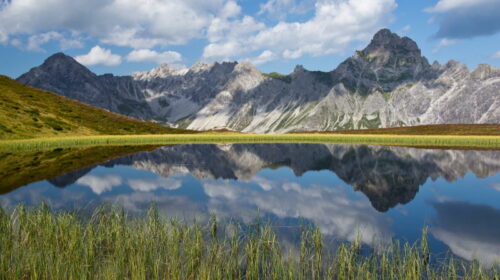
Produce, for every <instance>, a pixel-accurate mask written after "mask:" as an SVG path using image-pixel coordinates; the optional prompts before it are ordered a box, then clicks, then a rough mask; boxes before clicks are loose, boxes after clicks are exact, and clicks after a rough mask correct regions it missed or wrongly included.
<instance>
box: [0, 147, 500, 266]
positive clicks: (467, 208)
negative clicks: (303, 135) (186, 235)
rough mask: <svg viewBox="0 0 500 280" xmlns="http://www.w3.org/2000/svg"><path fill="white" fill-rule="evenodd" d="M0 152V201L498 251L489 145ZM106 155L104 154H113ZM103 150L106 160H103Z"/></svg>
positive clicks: (499, 161) (499, 165)
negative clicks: (116, 208)
mask: <svg viewBox="0 0 500 280" xmlns="http://www.w3.org/2000/svg"><path fill="white" fill-rule="evenodd" d="M140 150H144V148H138V147H123V148H117V147H114V148H112V149H111V148H107V149H106V148H86V149H63V150H62V149H57V150H53V151H46V152H36V153H35V152H30V153H4V154H0V167H1V168H0V169H1V170H0V187H1V188H0V192H1V193H2V194H1V195H0V205H2V207H4V208H11V207H14V206H15V205H17V204H18V203H24V204H26V205H33V206H35V205H39V204H40V203H42V202H43V201H45V202H47V203H48V204H50V205H51V206H52V207H53V208H55V209H87V208H92V207H95V206H96V205H99V204H101V203H113V204H117V205H120V206H123V207H124V208H125V209H127V210H128V211H129V212H131V213H141V212H143V211H144V210H145V209H147V208H148V207H149V206H150V205H151V203H152V202H155V203H156V205H157V206H158V207H159V209H160V211H161V213H162V214H163V215H165V216H168V217H180V218H184V219H187V220H193V219H194V218H196V219H197V220H199V221H205V220H207V219H208V218H209V217H210V215H211V214H215V215H216V216H217V217H218V218H219V219H221V220H227V219H232V220H236V221H239V222H241V223H243V224H250V223H252V222H254V221H255V219H256V217H258V216H260V217H266V219H269V220H270V221H271V222H272V224H273V225H274V226H276V227H277V228H280V231H281V232H283V233H285V234H284V235H282V236H286V232H287V231H288V230H290V231H291V229H292V228H294V227H296V226H298V225H300V224H301V223H302V224H303V223H304V222H306V223H311V224H315V225H317V226H318V227H319V228H320V230H321V232H322V233H323V234H324V235H325V236H326V237H327V238H331V239H334V240H340V241H352V240H355V239H356V238H358V237H359V238H361V240H362V242H363V243H364V244H366V245H370V244H372V243H373V241H374V240H377V241H380V242H382V243H383V242H388V241H389V240H391V239H400V240H404V241H410V242H413V241H415V240H416V239H418V238H419V237H420V234H421V230H422V228H423V227H424V226H428V227H429V232H430V234H429V239H430V242H431V247H432V249H433V250H434V252H435V253H437V254H443V255H445V254H446V252H452V253H453V254H455V255H457V256H459V257H461V258H464V259H467V260H471V259H473V258H474V259H478V260H480V261H481V262H483V263H485V264H491V263H494V262H495V261H499V260H500V151H473V150H469V151H457V150H426V149H414V148H401V147H377V146H346V145H320V144H251V145H247V144H237V145H182V146H166V147H156V148H151V147H149V148H147V150H149V151H146V152H141V151H140ZM112 158H113V159H112ZM110 159H111V160H110Z"/></svg>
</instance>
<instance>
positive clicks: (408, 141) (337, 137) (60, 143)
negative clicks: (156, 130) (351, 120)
mask: <svg viewBox="0 0 500 280" xmlns="http://www.w3.org/2000/svg"><path fill="white" fill-rule="evenodd" d="M218 143H335V144H365V145H396V146H414V147H446V148H483V149H498V148H500V137H499V136H463V135H419V136H414V135H385V134H384V135H377V134H370V135H368V134H367V135H364V134H363V135H359V134H333V133H329V134H327V133H321V134H312V133H294V134H243V133H227V132H225V133H221V132H219V133H218V132H211V133H199V134H163V135H162V134H160V135H102V136H78V137H52V138H39V139H28V140H4V141H0V151H11V152H13V151H30V150H44V149H54V148H66V147H75V146H119V145H168V144H218Z"/></svg>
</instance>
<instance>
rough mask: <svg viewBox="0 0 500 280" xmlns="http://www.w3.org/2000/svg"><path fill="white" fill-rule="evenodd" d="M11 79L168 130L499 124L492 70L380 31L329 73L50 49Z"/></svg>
mask: <svg viewBox="0 0 500 280" xmlns="http://www.w3.org/2000/svg"><path fill="white" fill-rule="evenodd" d="M18 81H20V82H22V83H25V84H27V85H31V86H34V87H38V88H42V89H46V90H50V91H54V92H56V93H59V94H62V95H65V96H67V97H70V98H74V99H77V100H80V101H82V102H86V103H89V104H91V105H95V106H99V107H102V108H105V109H108V110H110V111H114V112H118V113H121V114H125V115H129V116H133V117H137V118H141V119H147V120H155V121H159V122H162V123H166V124H169V125H171V126H175V127H182V128H189V129H200V130H202V129H211V128H214V127H228V128H231V129H235V130H240V131H246V132H266V133H280V132H287V131H298V130H305V131H307V130H335V129H356V128H374V127H391V126H401V125H418V124H442V123H499V122H500V106H499V105H500V69H498V68H495V67H493V66H489V65H480V66H478V67H477V69H475V70H473V71H469V70H468V69H467V67H466V66H464V65H462V64H460V63H458V62H456V61H450V62H448V63H446V64H445V65H440V64H439V63H437V62H435V63H434V64H432V65H430V64H429V63H428V61H427V59H426V58H425V57H423V56H422V55H421V52H420V49H419V48H418V46H417V44H416V43H415V42H414V41H412V40H411V39H409V38H407V37H404V38H401V37H399V36H398V35H396V34H394V33H391V32H390V31H389V30H387V29H383V30H381V31H379V32H378V33H377V34H375V36H374V38H373V39H372V41H371V42H370V44H369V45H368V46H367V47H366V48H365V49H364V50H361V51H357V52H356V53H355V54H354V55H353V56H352V57H350V58H348V59H346V60H345V61H344V62H342V63H341V64H340V65H339V66H338V67H337V68H336V69H335V70H333V71H331V72H320V71H308V70H306V69H304V68H303V67H302V66H297V67H296V68H295V70H294V71H293V72H292V73H290V74H289V75H272V74H263V73H261V72H260V71H258V70H257V69H256V68H255V67H254V66H253V65H251V64H250V63H237V62H224V63H210V64H204V63H197V64H195V65H193V66H192V67H191V68H189V69H182V70H178V69H174V68H172V67H170V66H169V65H161V66H159V67H157V68H154V69H152V70H150V71H146V72H139V73H134V74H133V75H132V76H125V77H117V76H113V75H110V74H106V75H101V76H98V75H95V74H93V73H92V72H90V71H89V70H88V69H86V68H85V67H84V66H82V65H80V64H78V62H76V61H75V60H74V59H72V58H71V57H68V56H65V55H64V54H60V53H59V54H55V55H53V56H51V57H50V58H48V59H47V60H46V61H45V62H44V63H43V64H42V65H41V66H39V67H35V68H33V69H31V70H30V71H29V72H28V73H26V74H24V75H22V76H21V77H19V78H18Z"/></svg>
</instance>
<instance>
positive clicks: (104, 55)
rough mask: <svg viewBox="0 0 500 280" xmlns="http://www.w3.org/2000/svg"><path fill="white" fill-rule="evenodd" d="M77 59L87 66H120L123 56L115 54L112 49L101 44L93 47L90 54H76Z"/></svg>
mask: <svg viewBox="0 0 500 280" xmlns="http://www.w3.org/2000/svg"><path fill="white" fill-rule="evenodd" d="M75 59H76V61H78V62H80V63H81V64H83V65H86V66H92V65H104V66H118V65H120V64H121V63H122V58H121V56H119V55H117V54H113V53H111V50H108V49H104V48H101V47H100V46H95V47H93V48H92V49H91V50H90V52H89V53H88V54H84V55H79V56H76V57H75Z"/></svg>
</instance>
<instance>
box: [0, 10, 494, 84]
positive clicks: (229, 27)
mask: <svg viewBox="0 0 500 280" xmlns="http://www.w3.org/2000/svg"><path fill="white" fill-rule="evenodd" d="M498 14H500V1H499V0H418V1H416V0H72V1H69V0H46V1H39V0H0V74H4V75H8V76H11V77H17V76H19V75H20V74H22V73H24V72H26V71H28V70H29V69H30V68H31V67H34V66H37V65H39V64H41V63H42V62H43V61H44V59H45V58H47V57H48V56H49V55H51V54H53V53H55V52H60V51H62V52H64V53H66V54H68V55H71V56H73V57H75V58H77V60H78V61H79V62H81V63H82V64H84V65H86V66H87V67H89V68H90V69H91V70H92V71H94V72H96V73H98V74H102V73H113V74H116V75H126V74H130V73H132V72H135V71H142V70H148V69H151V68H153V67H155V66H157V65H159V64H161V63H169V64H172V65H174V66H175V67H186V66H187V67H189V66H191V65H192V64H194V63H196V62H198V61H204V62H211V61H234V60H238V61H251V62H253V63H254V64H256V66H257V67H258V68H259V69H260V70H261V71H264V72H272V71H277V72H281V73H289V72H291V71H293V68H294V67H295V65H297V64H301V65H303V66H304V67H305V68H306V69H309V70H323V71H330V70H332V69H334V68H335V67H336V66H337V65H338V64H339V63H340V62H342V61H343V60H344V59H346V58H347V57H348V56H350V55H352V54H353V53H354V51H355V50H357V49H362V48H363V47H364V46H366V44H367V43H369V41H370V39H371V37H372V36H373V34H374V33H375V32H376V31H377V30H379V29H380V28H384V27H386V28H389V29H391V30H392V31H393V32H396V33H399V34H400V35H404V36H408V37H410V38H412V39H413V40H415V41H416V42H417V43H418V45H419V46H420V48H421V49H422V52H423V54H424V55H425V56H426V57H427V58H428V59H429V61H430V62H431V63H432V62H433V61H434V60H437V61H439V62H440V63H445V62H446V61H448V60H450V59H454V60H458V61H460V62H462V63H464V64H466V65H467V66H468V67H469V68H474V67H476V66H477V64H479V63H488V64H492V65H495V66H500V17H499V16H498Z"/></svg>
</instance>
